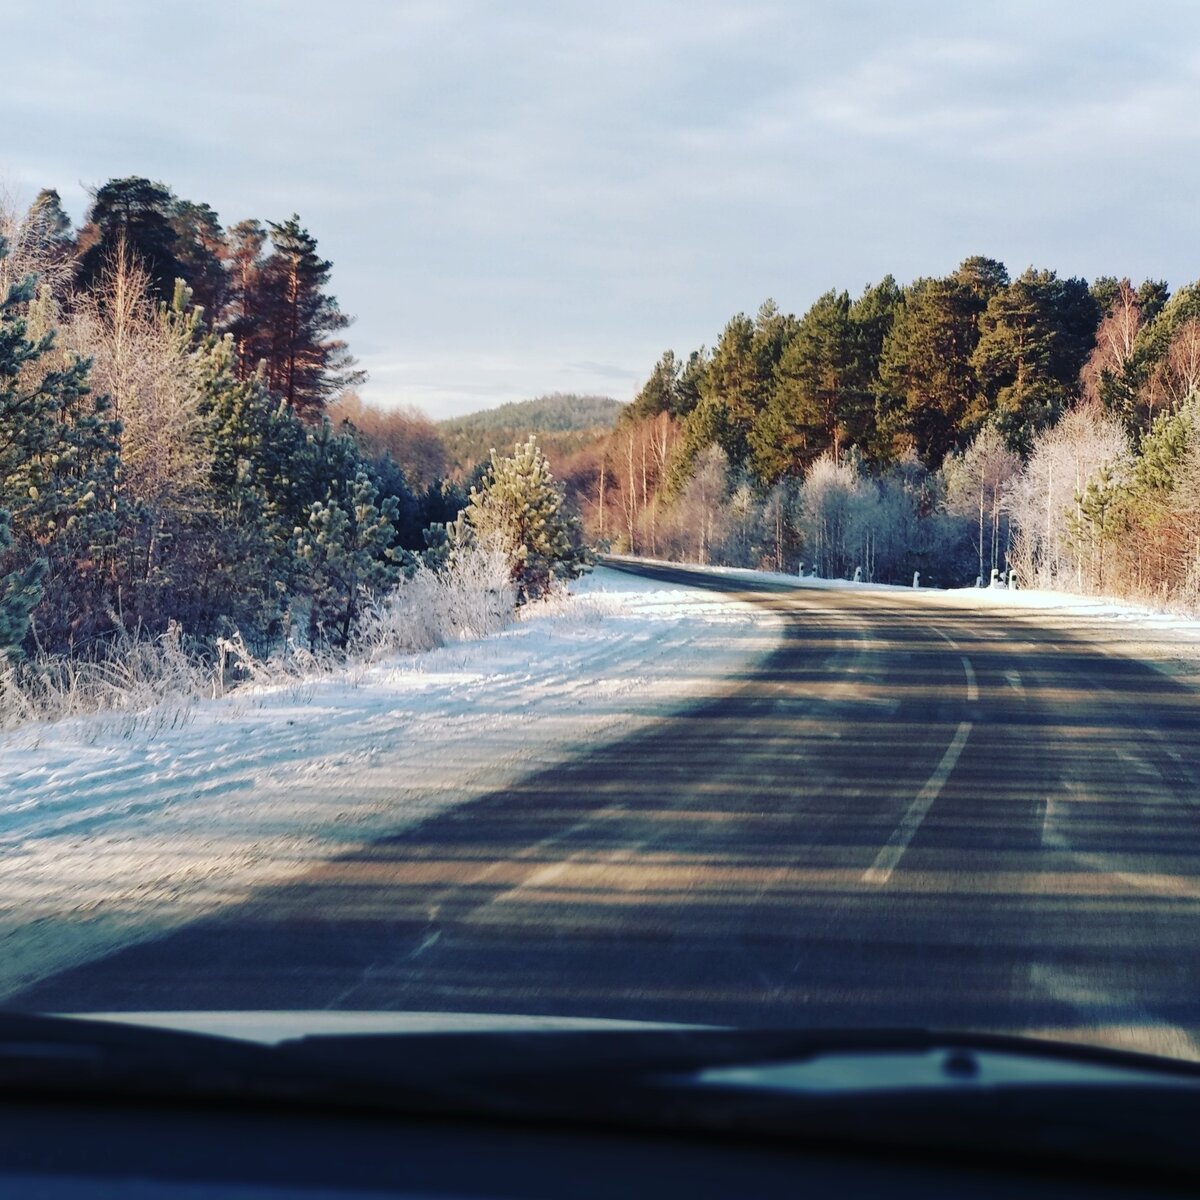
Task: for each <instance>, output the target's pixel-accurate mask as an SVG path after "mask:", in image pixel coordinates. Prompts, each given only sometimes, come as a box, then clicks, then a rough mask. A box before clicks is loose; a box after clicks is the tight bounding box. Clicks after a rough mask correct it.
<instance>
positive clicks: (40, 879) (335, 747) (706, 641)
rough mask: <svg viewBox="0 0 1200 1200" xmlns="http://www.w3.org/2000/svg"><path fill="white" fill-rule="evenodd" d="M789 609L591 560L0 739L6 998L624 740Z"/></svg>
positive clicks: (776, 626)
mask: <svg viewBox="0 0 1200 1200" xmlns="http://www.w3.org/2000/svg"><path fill="white" fill-rule="evenodd" d="M781 626H782V621H781V619H780V618H778V617H776V616H773V615H772V614H770V613H767V612H765V611H764V610H762V609H760V608H756V607H754V606H751V605H748V604H743V603H739V602H737V601H735V600H731V599H729V598H726V597H721V596H716V595H714V594H713V593H711V592H705V591H701V590H697V589H691V588H675V587H672V588H664V587H663V586H662V585H661V584H659V583H656V582H654V581H651V580H647V579H642V578H638V577H636V576H631V575H628V574H624V573H621V572H617V571H610V570H606V569H604V568H602V567H601V568H597V569H596V571H595V572H593V573H592V574H591V575H590V576H588V577H586V578H585V579H583V580H580V581H578V582H577V583H576V584H575V585H573V586H572V595H571V596H569V597H567V598H565V599H562V600H558V601H555V602H552V603H551V604H548V605H537V606H533V607H531V608H530V609H528V610H525V612H524V613H523V616H522V619H520V620H518V621H516V622H515V623H514V624H513V625H511V626H510V627H509V628H507V629H505V630H504V631H502V632H501V633H499V634H497V635H495V636H493V637H491V638H487V639H485V640H483V641H479V642H470V643H459V644H455V645H453V646H448V647H444V648H442V649H439V650H435V651H432V652H430V653H428V654H423V655H418V656H414V657H411V658H396V659H391V660H389V661H386V662H383V663H379V664H376V665H373V666H370V667H358V668H350V669H347V670H346V671H343V672H339V673H337V674H334V675H330V676H324V677H318V678H315V679H312V680H308V681H305V682H303V683H300V684H293V685H287V686H281V687H274V688H261V687H258V688H243V689H239V690H238V691H236V692H235V693H233V694H231V695H229V696H226V697H223V698H221V699H219V700H211V701H205V702H203V703H201V704H199V705H198V706H197V707H196V708H195V709H194V710H193V711H192V713H191V714H190V718H189V719H188V720H187V721H185V722H183V723H180V722H179V721H178V719H177V718H178V714H177V712H174V711H172V712H170V713H165V712H164V713H157V714H156V713H154V712H151V713H146V714H140V715H136V716H130V715H125V714H121V715H111V714H99V715H94V716H88V717H79V718H73V719H70V720H66V721H62V722H59V723H57V724H53V725H46V724H42V725H27V726H23V727H21V728H19V729H17V730H15V731H13V732H12V733H9V734H0V781H2V783H0V865H2V870H0V1000H3V998H4V997H6V996H11V995H13V994H14V993H15V992H17V991H19V990H20V989H21V988H22V987H25V986H27V985H28V984H29V983H31V982H33V981H34V980H35V979H38V978H42V977H44V976H46V975H47V974H50V973H52V972H54V971H57V970H61V969H63V968H64V967H67V966H71V965H74V964H77V963H80V962H83V961H87V960H89V959H92V958H95V957H97V956H99V955H101V954H104V953H107V952H109V951H111V950H113V949H116V948H118V947H120V946H122V945H125V944H130V943H132V942H134V941H140V940H144V939H146V938H148V937H153V936H156V935H158V934H160V933H162V932H164V931H165V930H167V929H169V928H171V927H173V926H176V925H178V924H180V923H182V922H185V921H188V920H192V919H195V918H196V917H198V916H201V915H203V914H205V913H208V912H211V911H213V910H215V909H216V908H218V907H219V906H221V905H222V904H227V903H235V902H237V901H239V900H241V899H243V898H244V897H245V896H247V895H248V894H249V892H250V891H251V890H252V889H253V888H254V887H256V886H259V885H261V884H263V883H267V882H272V881H278V880H281V879H285V878H287V877H289V876H290V875H293V874H296V873H298V872H300V871H302V870H303V869H304V868H305V867H306V865H308V864H309V863H311V862H313V861H314V860H316V859H319V858H322V857H327V856H329V855H331V854H336V853H338V852H339V851H340V850H344V849H347V848H349V847H350V846H353V845H355V844H358V843H361V842H362V841H364V840H368V839H370V838H373V837H377V836H381V835H384V834H389V833H395V832H398V831H400V830H402V829H404V828H406V827H409V826H411V825H413V824H414V823H416V822H418V821H420V820H422V819H424V818H426V817H429V816H431V815H433V814H435V813H437V812H440V811H442V810H444V809H446V808H448V807H451V806H453V805H456V804H462V803H465V802H467V801H469V800H471V799H474V798H477V797H479V796H482V795H485V794H486V793H488V792H490V791H492V790H494V789H496V788H499V787H503V786H506V785H507V784H510V783H512V782H513V781H515V780H516V779H519V778H520V777H521V776H523V775H525V774H528V773H529V772H530V771H531V770H536V769H538V768H539V767H542V766H545V765H549V764H551V763H553V762H557V761H561V760H563V759H564V758H567V757H569V756H570V755H571V753H572V751H573V750H575V749H578V748H579V747H581V746H584V745H587V744H592V743H595V742H597V741H602V740H606V739H611V738H616V737H620V736H623V735H625V734H627V733H629V732H632V731H633V730H634V729H636V728H638V727H640V726H641V725H643V724H645V723H647V722H649V721H652V720H654V719H655V718H657V717H660V716H662V715H663V714H664V713H665V712H668V711H670V710H671V709H672V708H674V707H675V706H677V705H678V703H679V702H680V701H681V700H685V699H686V698H687V697H688V696H689V695H695V694H698V693H700V692H703V691H704V690H706V689H709V688H712V687H713V686H715V685H719V682H720V681H721V680H722V679H724V678H728V677H730V676H733V675H736V674H737V673H738V672H739V671H740V670H741V669H743V668H744V667H745V666H746V665H747V664H748V663H749V662H751V661H752V660H754V659H756V658H757V657H759V656H760V655H761V654H764V653H766V652H768V651H769V650H770V649H771V648H772V647H773V646H774V645H775V644H777V641H778V639H779V636H780V632H779V631H780V629H781Z"/></svg>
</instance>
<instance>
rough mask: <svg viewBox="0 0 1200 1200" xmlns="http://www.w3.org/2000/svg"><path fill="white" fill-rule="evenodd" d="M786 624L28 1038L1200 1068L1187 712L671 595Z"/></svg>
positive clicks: (817, 614) (1180, 702)
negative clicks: (915, 1036)
mask: <svg viewBox="0 0 1200 1200" xmlns="http://www.w3.org/2000/svg"><path fill="white" fill-rule="evenodd" d="M650 573H652V574H654V575H655V576H656V577H659V578H662V579H664V580H667V581H671V582H686V583H689V584H697V583H699V584H700V585H702V586H705V587H712V588H717V589H722V590H728V591H735V592H737V593H739V594H740V595H742V596H743V597H745V598H750V599H753V600H754V602H755V603H760V604H763V605H766V606H768V607H769V608H771V609H774V610H776V611H778V612H781V613H783V614H785V615H786V616H787V618H788V626H787V634H786V637H785V639H784V641H783V643H782V644H781V646H780V647H779V649H777V650H776V651H775V652H773V653H772V654H770V655H769V656H767V657H765V658H764V659H762V660H761V661H760V662H759V663H758V664H757V665H756V666H754V667H753V668H752V669H750V670H748V671H747V672H746V673H745V674H744V676H742V677H740V678H737V679H735V680H732V681H727V682H726V684H724V685H722V687H721V688H720V690H719V691H714V694H713V695H712V697H711V698H709V699H707V700H704V701H702V702H696V703H693V704H691V705H690V706H688V707H686V708H683V709H681V710H680V711H679V712H678V713H677V714H676V715H674V716H673V717H671V718H669V719H665V720H663V721H661V722H659V723H657V724H656V725H655V726H653V727H652V728H650V729H649V730H647V731H645V732H643V733H641V734H639V735H637V736H633V737H629V738H627V739H625V740H623V741H618V742H615V743H612V744H608V745H603V746H598V747H596V748H595V750H594V751H593V752H591V753H589V754H588V755H587V756H586V757H582V758H579V759H577V760H575V761H572V762H570V763H568V764H566V765H563V766H558V767H554V768H553V769H548V770H544V771H541V772H539V773H535V774H531V775H530V776H528V777H527V778H526V779H524V780H523V781H522V782H521V783H520V784H519V785H517V786H514V787H510V788H506V789H505V790H503V791H498V792H496V793H495V794H493V795H490V796H487V797H485V798H484V799H481V800H479V801H477V802H475V803H472V804H470V805H467V806H464V807H461V808H458V809H455V810H453V811H450V812H448V813H445V814H444V815H442V816H439V817H437V818H435V819H431V820H429V821H428V822H426V823H425V824H423V825H421V826H419V827H417V828H415V829H412V830H409V831H407V832H405V833H404V834H403V835H400V836H397V837H396V838H394V839H389V840H383V841H380V842H378V843H375V844H372V845H370V846H366V847H363V848H362V849H360V850H358V851H357V852H355V853H352V854H347V855H345V856H343V857H341V858H338V859H336V860H332V861H329V862H327V863H324V864H322V865H320V866H318V867H316V868H314V869H312V870H310V871H309V872H308V873H307V874H306V875H305V876H304V877H302V878H300V879H299V880H296V881H293V882H290V883H288V884H286V885H281V886H275V887H271V888H267V889H264V890H262V891H260V892H259V893H257V894H256V895H254V896H253V897H252V898H251V899H250V900H248V901H247V902H245V903H243V904H241V905H238V906H234V907H230V908H226V909H224V910H222V911H221V912H220V913H219V914H217V915H216V916H213V917H211V918H208V919H205V920H203V921H199V922H196V923H194V924H192V925H190V926H188V927H186V928H184V929H182V930H180V931H177V932H175V933H173V934H170V935H169V936H166V937H164V938H162V939H161V940H159V941H156V942H149V943H145V944H143V945H139V946H135V947H132V948H130V949H127V950H124V951H122V952H119V953H116V954H113V955H111V956H110V957H108V958H105V959H102V960H98V961H96V962H93V963H91V964H88V965H85V966H83V967H79V968H76V969H73V970H69V971H65V972H63V973H61V974H59V975H56V976H53V977H50V978H48V979H45V980H43V981H42V982H41V983H39V984H38V985H36V986H34V987H33V988H31V989H29V990H27V991H26V992H24V993H22V994H20V995H19V996H17V997H15V998H14V999H11V1000H10V1001H9V1002H8V1004H7V1006H6V1007H8V1008H9V1009H10V1010H41V1011H58V1012H63V1011H74V1012H83V1011H93V1012H95V1011H138V1010H211V1009H260V1010H261V1009H312V1008H322V1009H326V1008H328V1009H360V1010H384V1009H389V1010H406V1011H447V1010H450V1011H460V1012H493V1013H535V1014H557V1015H570V1016H600V1017H621V1018H637V1019H650V1020H664V1019H665V1020H679V1021H698V1022H720V1023H730V1024H754V1025H763V1024H772V1025H803V1026H811V1025H822V1026H855V1027H858V1026H883V1025H888V1026H895V1025H920V1026H938V1027H949V1028H969V1029H989V1030H1004V1031H1023V1032H1037V1033H1044V1034H1053V1035H1066V1036H1072V1037H1077V1038H1088V1039H1095V1040H1100V1041H1107V1042H1115V1043H1118V1044H1124V1045H1132V1046H1138V1047H1142V1048H1146V1049H1151V1050H1160V1051H1163V1052H1166V1053H1172V1054H1185V1055H1191V1056H1200V807H1198V806H1200V784H1198V780H1200V738H1197V736H1196V734H1197V731H1198V728H1200V723H1198V717H1200V705H1198V700H1197V696H1196V694H1195V693H1194V692H1192V691H1189V690H1187V689H1185V688H1183V687H1182V686H1180V685H1178V684H1176V683H1174V682H1172V681H1171V680H1170V679H1169V678H1167V677H1166V676H1164V675H1162V674H1160V673H1159V672H1156V671H1155V670H1153V669H1152V668H1150V667H1149V666H1147V665H1145V664H1142V663H1139V662H1137V661H1133V660H1130V659H1126V658H1122V657H1120V656H1116V655H1113V654H1110V653H1107V652H1106V651H1105V648H1104V647H1103V646H1102V645H1098V644H1097V643H1095V642H1094V641H1089V640H1084V639H1083V638H1082V636H1081V635H1080V633H1079V630H1078V628H1077V627H1076V628H1073V627H1072V626H1071V623H1070V621H1069V620H1068V619H1067V618H1064V617H1058V618H1056V617H1055V616H1054V615H1053V614H1052V613H1042V614H1038V613H1033V612H1028V611H1021V612H1014V613H1012V614H1008V613H999V614H997V613H986V614H984V613H980V612H975V611H966V610H963V611H958V610H953V609H947V608H946V607H944V606H937V605H935V604H932V603H931V602H930V601H929V600H928V599H927V598H924V597H922V596H921V594H920V593H908V592H904V591H896V592H884V591H878V592H877V591H869V590H844V591H832V590H828V591H817V590H794V589H786V588H779V587H774V588H773V587H771V586H770V585H767V584H762V585H760V584H757V583H755V584H747V583H745V582H744V581H738V580H735V579H729V578H720V577H713V576H697V575H696V574H694V573H693V572H690V571H677V570H674V569H654V570H653V571H652V572H650Z"/></svg>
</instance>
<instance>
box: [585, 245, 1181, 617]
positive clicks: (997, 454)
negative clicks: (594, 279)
mask: <svg viewBox="0 0 1200 1200" xmlns="http://www.w3.org/2000/svg"><path fill="white" fill-rule="evenodd" d="M1198 387H1200V286H1197V285H1195V284H1192V285H1188V286H1185V287H1183V288H1180V289H1179V290H1178V291H1176V292H1175V293H1174V294H1172V293H1171V292H1170V291H1169V289H1168V287H1167V285H1166V284H1165V283H1164V282H1162V281H1159V280H1145V281H1143V282H1141V283H1138V284H1134V283H1133V282H1131V281H1130V280H1128V279H1121V278H1117V277H1113V276H1106V277H1102V278H1099V279H1096V280H1093V281H1092V282H1091V283H1088V282H1087V281H1086V280H1083V279H1078V278H1064V277H1061V276H1059V275H1058V274H1057V273H1056V272H1054V271H1052V270H1038V269H1033V268H1030V269H1028V270H1026V271H1024V272H1023V273H1022V274H1020V275H1019V276H1016V277H1015V278H1014V277H1011V276H1010V274H1009V272H1008V270H1007V269H1006V267H1005V266H1004V265H1003V264H1002V263H1000V262H997V261H996V260H994V259H990V258H984V257H979V256H977V257H972V258H968V259H967V260H966V261H965V262H963V263H962V264H961V266H959V267H958V269H957V270H955V271H954V272H953V273H951V274H950V275H948V276H945V277H941V278H934V277H930V278H922V279H917V280H915V281H914V282H912V283H910V284H908V285H907V286H901V285H899V284H898V283H897V282H896V281H895V279H893V278H892V277H891V276H885V277H884V278H883V279H882V280H881V281H880V282H879V283H876V284H873V285H870V286H868V287H867V288H865V289H864V290H863V292H862V293H861V294H859V295H858V296H857V297H854V298H852V297H851V296H850V294H849V293H848V292H846V291H837V290H831V291H829V292H826V293H825V294H824V295H822V296H820V297H819V298H818V299H817V300H816V301H815V302H814V303H813V305H812V306H811V307H810V308H809V309H808V311H807V312H806V313H804V314H803V316H801V317H796V316H794V315H791V314H785V313H783V312H781V311H780V310H779V308H778V307H777V306H776V305H775V304H774V303H773V302H771V301H767V302H766V303H765V304H763V306H762V307H761V308H760V309H759V311H758V312H757V314H756V315H755V316H754V317H749V316H747V315H746V314H744V313H740V314H738V315H736V316H735V317H733V318H732V319H731V320H730V321H729V322H728V323H727V324H726V326H725V328H724V330H723V331H722V333H721V335H720V337H719V338H718V339H717V342H716V344H715V345H714V346H713V348H712V349H711V350H710V349H707V348H703V347H702V348H700V349H698V350H695V351H693V352H692V353H690V354H689V355H687V357H686V358H680V357H677V356H676V355H675V354H674V353H673V352H672V351H667V352H666V353H665V354H664V355H663V356H662V357H661V358H660V360H659V361H658V362H657V363H656V364H655V365H654V367H653V369H652V370H651V372H650V375H649V377H648V379H647V380H646V383H645V385H644V386H643V387H642V388H641V390H640V392H639V393H638V395H637V397H636V399H635V400H634V402H633V403H632V404H631V405H630V406H629V408H628V410H627V411H626V413H625V414H624V417H623V420H622V422H621V423H620V425H619V427H618V429H617V430H616V431H615V432H614V434H613V435H612V436H611V437H610V438H608V439H607V440H606V441H605V442H603V443H601V444H598V445H597V446H595V447H593V448H591V449H590V450H588V451H587V452H584V453H582V454H580V455H577V456H576V457H575V458H574V460H572V461H571V462H570V463H569V464H567V465H566V466H565V468H564V469H565V471H566V473H567V476H568V478H569V481H570V483H571V486H572V489H573V491H574V493H575V494H576V495H577V496H578V497H579V500H580V503H581V504H582V506H583V508H584V511H585V513H586V517H587V523H588V527H589V529H590V530H591V531H592V532H593V534H595V535H596V536H598V537H603V538H605V539H607V540H609V541H610V542H611V543H612V544H614V545H616V546H618V547H620V548H622V549H626V550H632V551H635V552H645V553H653V554H673V555H680V556H684V557H689V558H698V559H701V560H711V561H717V560H722V561H726V562H736V563H741V564H743V565H772V566H778V567H781V568H782V567H786V568H787V569H789V570H795V569H796V567H797V565H798V564H800V563H805V564H806V569H808V570H809V571H812V570H814V569H815V570H817V571H818V572H819V573H821V574H824V575H846V574H852V573H853V572H854V571H856V570H861V571H862V572H863V574H864V576H865V577H867V578H876V579H882V580H889V581H893V582H910V581H911V578H912V574H913V572H914V571H920V572H922V573H923V578H924V579H925V580H926V581H927V582H936V583H941V584H948V585H958V584H963V583H970V582H974V581H975V580H976V579H978V578H980V577H982V578H983V580H984V581H985V582H986V581H987V580H989V579H990V578H991V574H992V571H993V570H995V571H996V572H997V573H998V574H1005V573H1007V572H1008V571H1010V570H1011V571H1015V572H1016V573H1017V575H1018V576H1019V577H1022V578H1023V579H1024V580H1025V582H1026V583H1027V584H1029V585H1033V584H1039V585H1044V586H1057V587H1071V588H1075V589H1082V590H1089V589H1091V590H1096V589H1102V590H1108V591H1115V592H1121V593H1127V594H1139V595H1153V596H1155V597H1158V598H1168V599H1170V598H1173V597H1178V598H1184V599H1189V598H1190V599H1194V598H1195V593H1196V590H1197V587H1198V585H1200V580H1198V579H1197V576H1198V575H1200V540H1198V538H1200V525H1197V522H1196V520H1195V518H1194V516H1193V512H1192V510H1193V508H1194V507H1195V501H1194V496H1195V494H1196V492H1195V487H1194V482H1193V481H1194V480H1196V479H1200V474H1198V473H1197V468H1196V465H1195V460H1196V459H1197V456H1198V454H1200V451H1198V450H1197V446H1198V444H1200V439H1198V437H1197V433H1196V428H1197V421H1196V412H1197V392H1198Z"/></svg>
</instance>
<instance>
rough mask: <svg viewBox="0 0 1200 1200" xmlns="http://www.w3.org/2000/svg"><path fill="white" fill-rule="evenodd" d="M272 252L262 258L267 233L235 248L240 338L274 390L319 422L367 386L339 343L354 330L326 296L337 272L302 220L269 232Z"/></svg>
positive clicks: (241, 235)
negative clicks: (353, 390) (331, 403)
mask: <svg viewBox="0 0 1200 1200" xmlns="http://www.w3.org/2000/svg"><path fill="white" fill-rule="evenodd" d="M269 230H270V240H271V252H270V253H269V254H268V255H267V256H266V257H265V258H262V259H261V260H259V261H258V262H255V261H254V259H253V257H252V256H253V254H254V251H255V248H256V246H257V247H258V248H259V250H261V246H262V243H261V241H259V231H258V230H257V228H256V227H254V226H241V227H239V229H238V233H237V237H238V240H237V241H236V242H235V247H234V270H235V274H236V273H239V272H241V273H243V274H244V279H243V280H242V281H240V282H239V284H238V286H239V289H240V294H239V308H240V310H241V311H240V313H239V315H238V319H237V323H236V325H235V330H234V332H235V336H238V337H239V340H241V341H242V343H243V349H242V354H243V358H244V361H245V363H246V364H247V366H249V367H250V368H251V369H253V368H256V367H257V366H258V364H260V363H261V364H262V370H263V372H264V379H265V381H266V384H267V386H268V387H269V388H270V389H271V391H273V392H274V393H275V394H276V395H278V396H281V397H282V398H283V400H284V402H285V403H286V404H287V406H288V407H289V408H291V409H293V410H294V411H295V412H298V413H299V414H300V415H301V416H304V417H306V418H310V419H312V418H315V417H317V416H318V415H319V414H320V413H321V411H322V409H323V408H324V405H325V402H326V400H327V399H328V398H329V397H331V396H333V395H334V394H336V393H337V392H339V391H341V390H342V389H343V388H347V387H352V386H355V385H356V384H359V383H361V382H363V380H364V379H365V378H366V376H365V375H364V374H363V373H362V372H361V371H356V370H354V359H353V358H352V357H351V355H350V354H349V352H348V351H347V349H346V343H345V342H344V341H341V340H340V339H338V338H337V337H335V336H333V335H335V334H337V333H338V332H340V331H341V330H343V329H345V328H346V327H347V326H348V325H349V324H350V318H349V317H347V316H346V315H345V314H344V313H343V312H342V311H341V310H340V309H339V308H338V304H337V300H336V299H334V297H333V296H331V295H329V294H328V293H327V292H326V291H325V290H324V289H325V286H326V284H328V282H329V274H330V270H331V268H332V264H331V263H330V262H328V261H327V260H325V259H323V258H321V257H320V256H319V255H318V254H317V241H316V239H315V238H314V237H313V236H312V235H311V234H310V233H309V232H308V230H306V229H304V228H302V227H301V225H300V218H299V217H298V216H296V215H293V216H292V217H290V218H289V219H288V220H287V221H284V222H282V223H281V224H275V223H271V224H270V225H269Z"/></svg>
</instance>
